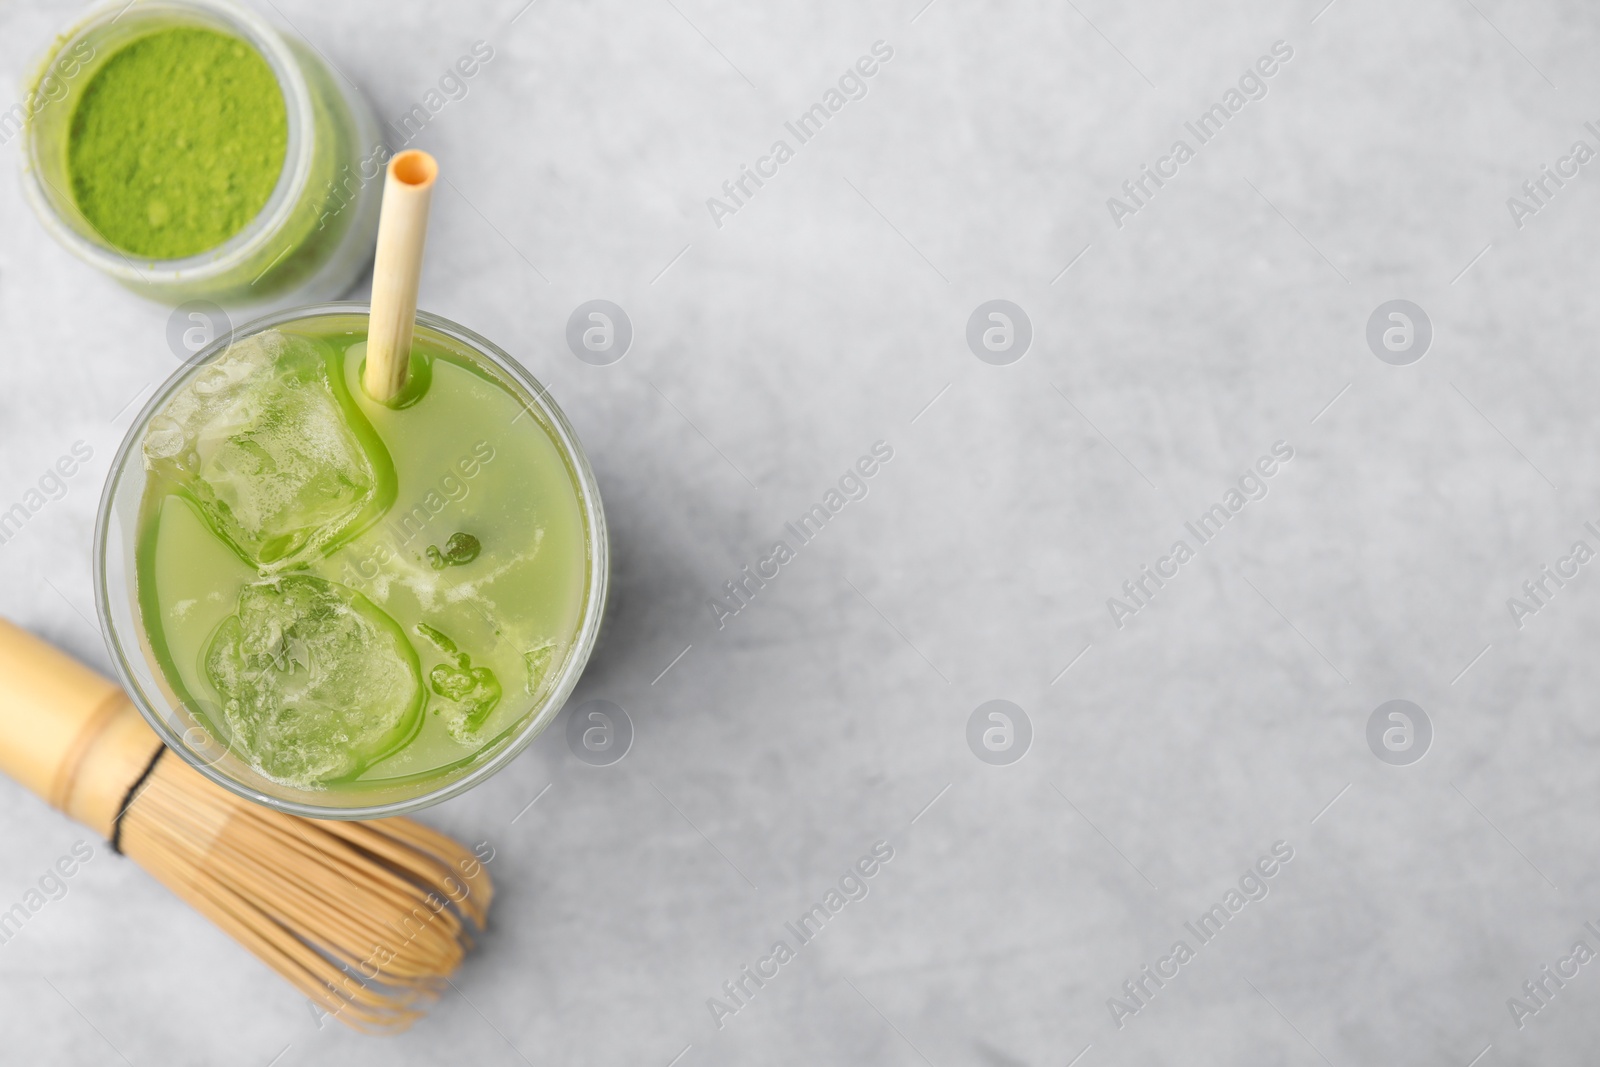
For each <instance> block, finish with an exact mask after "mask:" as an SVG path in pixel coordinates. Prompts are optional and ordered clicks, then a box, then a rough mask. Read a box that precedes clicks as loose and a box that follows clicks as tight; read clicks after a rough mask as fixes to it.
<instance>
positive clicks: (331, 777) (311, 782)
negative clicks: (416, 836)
mask: <svg viewBox="0 0 1600 1067" xmlns="http://www.w3.org/2000/svg"><path fill="white" fill-rule="evenodd" d="M205 666H206V676H207V677H208V678H209V679H210V681H211V684H212V685H213V686H215V687H216V690H217V692H218V694H219V695H220V697H221V701H222V717H223V719H224V721H225V724H226V726H227V728H228V732H229V734H230V740H231V744H232V747H233V749H234V751H236V752H238V753H240V754H242V755H243V756H244V757H245V758H246V759H247V760H249V762H250V763H251V764H252V765H253V766H255V767H256V769H258V770H259V771H261V772H262V773H263V774H265V775H267V776H268V777H270V778H274V779H276V780H278V781H281V782H285V783H287V784H290V785H296V786H301V787H312V788H314V787H316V786H318V785H321V784H324V783H327V782H330V781H336V780H338V779H341V778H348V777H350V776H351V775H354V774H358V773H360V772H361V771H362V770H363V769H365V768H366V767H369V766H371V765H372V764H373V763H374V762H376V761H377V760H379V759H382V758H383V757H384V756H386V755H388V754H389V753H391V752H393V751H394V750H395V749H397V748H398V747H399V746H400V745H402V744H404V743H405V742H406V741H408V740H410V737H411V734H412V732H413V731H414V729H415V727H416V726H417V725H418V724H419V722H420V719H421V712H422V704H423V700H424V697H425V694H424V692H423V688H422V672H421V667H420V665H419V663H418V661H417V654H416V651H415V650H414V649H413V648H412V647H411V643H410V642H409V641H408V640H407V639H406V636H405V634H404V632H403V631H402V630H401V629H400V626H399V624H397V623H396V622H395V621H394V620H393V619H391V618H390V617H389V616H388V615H386V614H385V613H384V612H383V611H382V610H380V609H379V608H378V607H377V605H375V604H373V603H372V602H371V601H370V600H368V599H367V598H366V597H364V596H362V595H361V594H360V593H357V592H356V591H355V590H353V589H349V588H346V587H345V586H342V585H337V584H335V583H333V582H329V581H326V580H324V579H322V578H316V577H313V576H311V575H307V574H292V575H284V576H282V577H279V578H276V579H273V580H271V581H266V582H259V583H256V584H252V585H247V586H245V587H244V589H242V590H241V591H240V593H239V606H238V611H237V612H236V613H235V614H234V615H230V616H229V617H228V618H227V619H225V620H223V622H222V624H221V625H220V626H219V627H218V628H217V632H216V634H215V636H213V637H212V639H211V645H210V648H209V649H208V650H207V652H206V661H205Z"/></svg>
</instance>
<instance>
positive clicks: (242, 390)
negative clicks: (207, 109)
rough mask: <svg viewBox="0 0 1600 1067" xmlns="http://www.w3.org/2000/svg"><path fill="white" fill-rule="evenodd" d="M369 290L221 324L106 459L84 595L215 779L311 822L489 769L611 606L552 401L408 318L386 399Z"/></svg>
mask: <svg viewBox="0 0 1600 1067" xmlns="http://www.w3.org/2000/svg"><path fill="white" fill-rule="evenodd" d="M366 335H367V306H366V305H364V304H325V305H320V306H316V307H310V308H300V309H296V310H293V311H287V312H282V313H279V314H276V315H272V316H268V317H266V318H263V319H259V320H257V321H256V322H253V323H251V324H250V325H248V326H246V327H244V328H242V329H240V330H238V331H235V333H234V334H233V335H232V336H231V337H226V338H221V339H219V340H218V341H217V342H216V343H214V344H213V345H212V346H210V347H209V348H208V349H206V350H205V351H203V352H202V353H200V354H199V355H198V356H197V357H196V358H195V359H194V360H193V361H192V363H191V364H189V365H187V366H186V367H185V368H184V369H183V370H182V371H180V372H179V373H178V374H176V375H175V376H174V377H173V378H172V379H171V380H170V381H168V382H167V384H166V385H165V386H164V387H163V388H162V389H160V390H159V391H158V392H157V394H156V396H155V398H154V399H153V400H151V401H150V403H149V404H148V405H147V406H146V408H145V409H144V411H143V412H142V413H141V414H140V416H139V417H138V418H137V419H136V420H135V422H134V425H133V428H132V429H131V430H130V432H129V434H128V437H127V439H126V440H125V441H124V442H123V445H122V448H121V450H120V451H119V453H118V455H117V457H116V460H115V461H114V463H113V465H112V471H111V477H110V479H109V481H108V482H107V486H106V491H105V496H104V498H103V499H102V501H101V507H100V518H99V523H98V530H97V544H96V552H95V560H96V595H97V600H98V603H99V609H100V617H101V620H102V625H103V628H104V631H105V633H106V637H107V641H108V644H109V646H110V649H111V653H112V656H113V659H114V661H115V663H116V666H117V670H118V672H119V674H120V676H121V678H122V681H123V683H124V685H125V686H126V687H127V689H128V691H129V693H130V694H131V695H132V696H133V699H134V702H135V703H136V704H137V705H138V706H139V708H140V710H141V711H142V712H143V713H144V715H145V717H146V718H147V719H148V720H149V721H150V723H151V725H152V726H154V728H155V729H156V731H157V732H158V733H160V734H161V736H162V737H163V738H164V739H165V740H166V742H167V743H168V744H169V745H170V746H171V747H172V748H173V749H175V750H176V751H177V752H178V753H180V754H181V755H183V756H184V758H186V759H187V760H189V762H190V763H192V764H194V765H195V766H196V767H198V768H199V769H200V770H202V771H203V772H204V773H206V774H207V775H208V776H210V777H211V778H212V779H214V780H215V781H217V782H219V783H221V784H222V785H224V786H226V787H228V788H230V789H233V790H235V791H236V792H239V793H242V794H244V795H246V796H249V797H252V798H254V799H257V800H259V801H261V802H263V803H266V804H269V805H272V806H274V807H277V808H279V809H282V810H285V811H292V812H295V813H298V814H304V815H310V816H315V817H323V818H354V817H361V818H369V817H375V816H380V815H391V814H397V813H399V812H402V811H408V810H412V809H414V808H417V807H421V806H423V805H425V804H429V803H433V802H435V801H438V800H441V799H443V798H445V797H447V796H451V795H454V794H455V793H458V792H460V791H462V790H464V789H467V788H469V787H470V786H472V785H474V784H476V783H477V782H478V781H481V780H482V779H483V778H485V777H487V776H488V775H489V774H492V773H493V772H494V771H495V770H497V769H499V768H500V767H501V766H503V765H504V764H505V763H506V762H508V761H509V760H510V759H511V758H512V757H513V756H514V755H516V753H517V752H519V751H520V750H521V749H522V748H523V747H524V746H525V745H526V744H527V743H528V742H529V741H531V740H532V739H533V738H534V737H535V736H536V735H537V734H538V733H539V731H540V730H541V729H543V728H544V727H545V726H546V725H547V724H548V723H549V722H550V720H551V719H553V718H554V717H555V715H556V714H557V713H558V712H559V711H560V709H561V705H562V703H563V702H564V701H565V699H566V698H567V695H568V694H569V693H570V692H571V691H572V688H573V686H574V685H575V684H576V682H577V678H578V675H579V673H580V672H581V671H582V670H583V666H584V664H585V662H586V661H587V660H588V657H589V653H590V650H591V649H592V648H593V646H594V642H595V638H596V636H597V635H598V632H599V627H600V619H601V612H602V608H603V606H604V601H605V591H606V577H607V546H606V530H605V517H604V514H603V512H602V510H601V506H600V497H599V493H598V490H597V488H596V485H595V481H594V475H593V473H592V472H591V471H590V469H589V465H588V462H587V461H586V460H585V458H584V455H583V450H582V449H581V447H580V446H579V444H578V441H577V437H576V436H575V434H574V433H573V430H572V427H571V426H570V425H569V424H568V423H567V420H566V418H565V416H563V415H562V413H561V410H560V409H559V408H558V407H557V406H556V404H555V402H554V401H553V400H552V399H551V398H550V395H549V393H548V392H546V391H545V389H544V388H543V387H542V386H541V385H540V384H539V383H538V382H537V381H535V380H534V379H533V378H532V377H530V376H529V375H528V374H527V372H526V371H524V370H523V369H522V368H521V367H519V366H518V365H517V364H516V362H515V361H513V360H512V359H511V358H510V357H509V356H508V355H506V353H504V352H503V351H501V350H500V349H499V348H497V347H495V346H494V345H493V344H491V343H490V342H488V341H487V340H485V339H484V338H482V337H479V336H478V335H477V334H475V333H473V332H471V331H470V330H466V329H463V328H462V327H460V326H457V325H455V324H454V323H451V322H448V321H446V320H444V319H441V318H438V317H436V316H432V315H428V314H424V313H419V314H418V315H417V325H416V337H415V342H414V344H413V348H412V355H411V364H410V367H411V369H410V376H409V378H408V380H407V384H406V387H405V390H404V391H403V392H402V394H401V395H400V396H399V397H398V398H397V399H396V400H395V401H394V402H392V403H391V404H388V405H385V404H381V403H378V402H376V401H374V400H373V399H371V398H370V397H369V396H367V394H366V392H365V391H364V389H363V388H362V384H361V369H362V363H363V358H364V353H365V348H366Z"/></svg>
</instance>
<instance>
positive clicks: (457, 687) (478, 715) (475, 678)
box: [417, 623, 501, 744]
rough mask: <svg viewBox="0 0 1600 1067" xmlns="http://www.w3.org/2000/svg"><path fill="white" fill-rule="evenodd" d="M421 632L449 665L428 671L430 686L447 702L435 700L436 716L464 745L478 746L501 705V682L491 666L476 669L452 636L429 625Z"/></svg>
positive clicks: (439, 665) (421, 625)
mask: <svg viewBox="0 0 1600 1067" xmlns="http://www.w3.org/2000/svg"><path fill="white" fill-rule="evenodd" d="M417 633H419V634H421V635H422V636H423V637H426V638H427V639H428V640H429V641H431V642H433V644H434V645H435V646H436V647H437V648H438V649H439V651H440V652H442V653H444V656H445V658H446V660H447V661H448V662H445V663H440V664H437V665H436V666H435V667H434V668H433V669H432V670H430V671H429V672H428V684H429V686H430V687H431V688H432V689H433V691H434V692H435V693H437V694H438V695H439V696H441V697H443V698H444V699H443V700H439V701H435V704H436V705H437V706H436V707H435V708H434V709H433V710H434V714H436V715H440V714H442V715H443V716H444V725H445V729H446V730H448V731H450V736H451V737H454V738H455V739H456V740H457V741H460V742H462V743H463V744H475V743H476V742H478V741H479V740H481V738H480V737H479V731H480V730H482V729H483V724H484V723H486V722H487V721H488V720H489V713H490V712H491V711H493V710H494V709H495V706H496V705H497V704H499V703H500V696H501V689H500V679H498V678H496V677H495V675H494V671H492V670H490V669H489V668H488V667H474V666H473V665H472V657H471V656H470V655H468V654H467V653H465V652H463V651H461V649H460V648H458V647H457V646H456V643H455V642H454V641H452V640H451V639H450V638H449V637H448V636H446V635H445V634H443V633H441V632H440V631H438V630H436V629H434V628H433V627H432V626H429V625H428V624H427V623H418V624H417Z"/></svg>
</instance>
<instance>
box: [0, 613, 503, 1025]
mask: <svg viewBox="0 0 1600 1067" xmlns="http://www.w3.org/2000/svg"><path fill="white" fill-rule="evenodd" d="M164 753H166V749H165V747H164V746H163V745H162V744H161V741H160V739H159V738H157V737H156V735H155V733H154V732H153V731H152V730H151V729H150V727H149V726H148V725H147V724H146V723H145V721H144V720H143V719H142V718H141V717H140V716H139V713H138V711H137V710H135V709H134V707H133V705H132V703H131V702H130V701H129V700H128V698H127V696H126V694H124V693H123V692H122V691H121V690H120V689H119V688H117V686H116V685H114V684H113V683H111V682H109V681H107V680H106V679H104V678H102V677H100V676H99V675H97V674H95V673H94V672H92V671H90V670H89V669H87V668H86V667H84V666H82V665H81V664H79V663H77V662H76V661H74V660H72V659H70V658H69V657H67V656H66V655H64V654H62V653H61V652H58V651H57V650H55V649H54V648H51V647H50V646H49V645H47V644H45V643H44V642H42V641H40V640H38V639H37V638H35V637H32V636H31V635H29V634H27V633H25V632H24V631H22V630H19V629H17V628H16V627H15V626H12V625H11V624H10V623H8V622H6V621H4V620H0V770H4V771H5V772H6V773H8V774H10V775H11V776H12V777H13V778H15V779H17V780H18V781H19V782H21V783H22V784H24V785H26V786H28V787H29V788H31V789H33V790H34V792H36V793H38V794H39V795H40V796H41V797H43V798H44V799H45V800H46V801H48V802H49V803H51V804H52V805H54V806H55V807H57V808H60V809H61V810H62V811H64V812H66V813H67V814H69V815H71V816H73V817H74V818H76V819H78V820H79V821H81V822H83V823H85V824H86V825H88V826H89V827H90V828H91V829H94V830H96V831H97V832H99V833H101V834H103V835H105V836H106V837H108V838H109V839H110V840H111V842H112V845H113V846H114V847H116V848H118V849H119V850H120V851H121V852H123V853H124V854H125V855H127V856H129V857H131V858H132V859H133V860H134V861H135V862H137V863H138V864H139V865H140V866H142V867H143V868H144V869H145V870H147V871H149V872H150V873H151V874H152V875H154V876H155V877H156V879H157V880H159V881H160V882H161V883H162V884H163V885H165V886H167V888H168V889H170V890H172V891H173V892H174V893H176V894H177V895H178V896H179V897H181V898H183V899H184V900H186V901H188V902H189V903H190V904H191V905H192V906H193V907H194V908H195V909H196V910H198V911H199V912H200V913H201V914H203V915H205V916H206V917H208V918H209V919H211V921H212V922H214V923H216V924H217V925H218V926H219V927H221V928H222V929H223V930H224V931H226V932H227V933H228V934H229V935H231V936H232V937H233V938H234V939H235V940H237V941H238V942H239V943H240V944H242V945H243V946H244V947H245V948H247V949H249V950H250V951H251V952H253V953H254V954H255V955H256V956H257V957H259V958H260V959H261V960H262V962H264V963H266V964H267V965H268V966H269V967H271V968H272V969H273V970H275V971H277V972H278V973H279V974H280V975H282V976H283V977H284V978H285V979H287V980H288V981H289V982H290V983H291V984H293V985H294V986H295V988H296V989H298V990H300V991H301V992H302V993H304V994H305V995H306V996H307V997H309V998H310V999H311V1000H313V1001H314V1002H316V1003H317V1004H319V1005H321V1006H322V1007H323V1008H324V1009H325V1010H326V1011H327V1012H328V1013H330V1014H331V1015H333V1016H334V1017H335V1018H337V1019H339V1020H340V1021H341V1022H344V1023H346V1024H348V1025H350V1026H352V1027H354V1028H356V1029H358V1030H365V1031H371V1032H393V1031H396V1030H403V1029H405V1028H406V1027H407V1026H409V1025H410V1024H411V1023H412V1022H414V1021H415V1020H416V1019H417V1018H418V1017H419V1016H420V1015H421V1014H422V1013H423V1012H424V1011H426V1010H427V1008H428V1006H429V1005H430V1004H431V1003H432V1001H433V1000H434V999H435V998H436V997H437V996H438V995H439V993H440V991H441V990H442V989H443V987H444V985H445V982H446V980H447V979H448V977H449V976H450V975H451V974H452V973H454V971H455V970H456V968H457V967H458V966H459V965H460V964H461V961H462V959H463V957H464V956H465V955H466V953H467V951H468V950H469V949H470V948H471V947H472V936H473V934H475V933H477V932H480V931H482V929H483V928H484V923H485V921H486V919H487V915H488V909H489V902H490V899H491V898H492V896H493V893H494V889H493V886H492V884H491V883H490V880H489V874H488V871H487V870H485V868H484V865H483V860H482V859H480V857H478V856H477V855H475V854H474V853H473V852H471V851H470V850H468V849H466V848H465V847H463V846H462V845H461V844H459V843H458V842H456V841H454V840H452V839H451V838H449V837H446V836H445V835H444V834H441V833H438V832H436V831H433V830H430V829H428V828H427V827H425V826H422V825H421V824H419V823H415V822H412V821H411V820H410V819H378V820H373V821H370V822H332V821H329V822H323V821H315V820H311V819H302V818H299V817H297V816H293V815H285V814H282V813H281V812H277V811H273V810H270V809H268V808H264V807H260V806H258V805H256V804H253V803H251V802H250V801H247V800H245V799H243V798H241V797H238V796H235V795H234V794H232V793H230V792H228V791H226V790H224V789H222V788H220V787H219V786H216V785H214V784H212V783H211V782H210V781H209V780H208V779H206V778H205V777H204V776H203V775H201V774H200V773H199V772H198V771H196V770H194V769H193V768H192V767H190V766H189V765H188V764H187V763H184V762H183V760H182V759H181V758H179V757H178V756H176V755H172V754H170V753H166V754H165V755H164Z"/></svg>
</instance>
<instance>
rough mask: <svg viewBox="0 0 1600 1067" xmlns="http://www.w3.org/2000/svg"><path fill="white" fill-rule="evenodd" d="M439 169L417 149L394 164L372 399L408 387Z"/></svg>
mask: <svg viewBox="0 0 1600 1067" xmlns="http://www.w3.org/2000/svg"><path fill="white" fill-rule="evenodd" d="M438 176H439V164H438V162H437V161H436V160H435V159H434V158H433V157H432V156H431V155H429V154H428V153H426V152H423V151H420V150H418V149H415V148H413V149H410V150H409V151H405V152H401V153H400V154H399V155H397V156H395V157H394V158H393V159H391V160H390V161H389V171H388V176H387V177H386V178H385V179H384V183H383V206H382V208H381V210H380V212H379V214H378V251H377V254H376V256H375V258H374V260H373V265H372V314H371V319H370V323H369V325H368V331H367V369H366V373H365V374H364V375H363V376H362V379H361V383H362V385H363V386H365V387H366V390H367V395H368V396H370V397H372V399H374V400H376V401H379V402H380V403H384V404H387V403H389V402H390V401H392V400H393V399H394V398H395V397H396V396H398V395H399V394H400V390H402V389H403V388H405V384H406V371H407V370H408V368H409V366H410V360H411V334H412V330H413V329H414V328H415V327H416V323H417V285H418V282H419V281H420V280H421V278H422V252H423V247H424V245H425V244H426V243H427V238H428V208H429V205H430V204H431V203H432V200H433V183H434V179H436V178H437V177H438Z"/></svg>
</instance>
